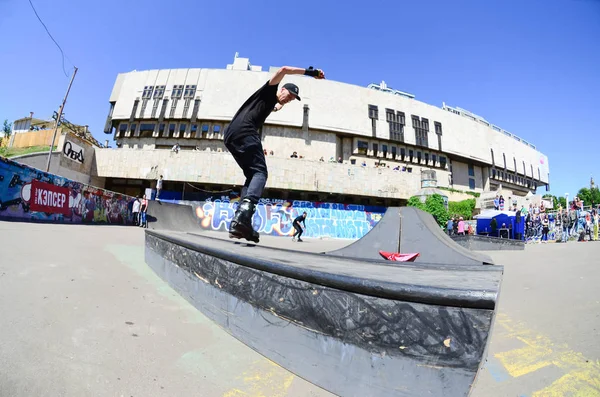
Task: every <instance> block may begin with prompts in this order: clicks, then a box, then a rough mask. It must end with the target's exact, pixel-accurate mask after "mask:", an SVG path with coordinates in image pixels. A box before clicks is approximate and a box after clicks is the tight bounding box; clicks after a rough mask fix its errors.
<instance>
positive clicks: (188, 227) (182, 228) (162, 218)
mask: <svg viewBox="0 0 600 397" xmlns="http://www.w3.org/2000/svg"><path fill="white" fill-rule="evenodd" d="M146 219H147V221H148V229H150V230H171V231H178V232H199V231H201V228H200V221H199V220H198V217H197V216H196V214H195V213H194V209H193V208H192V206H190V205H183V204H173V203H164V202H161V201H157V200H149V201H148V211H147V212H146Z"/></svg>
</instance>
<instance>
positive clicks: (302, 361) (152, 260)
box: [145, 230, 503, 397]
mask: <svg viewBox="0 0 600 397" xmlns="http://www.w3.org/2000/svg"><path fill="white" fill-rule="evenodd" d="M145 260H146V263H147V264H148V265H149V266H150V267H151V268H152V269H153V270H154V272H156V274H158V275H159V276H160V277H161V278H162V279H163V280H165V281H166V282H167V283H168V284H169V285H170V286H171V287H172V288H174V289H175V290H176V291H177V292H178V293H179V294H180V295H181V296H182V297H184V298H185V299H186V300H188V301H189V302H190V303H191V304H192V305H194V306H195V307H196V308H197V309H198V310H200V311H201V312H202V313H203V314H204V315H206V316H207V317H208V318H210V319H211V320H213V321H214V322H215V323H217V324H219V325H220V326H221V327H223V328H224V329H225V330H226V331H227V332H228V333H230V334H231V335H232V336H234V337H235V338H237V339H239V340H240V341H242V342H243V343H245V344H246V345H248V346H249V347H251V348H252V349H254V350H256V351H258V352H259V353H261V354H263V355H264V356H266V357H267V358H269V359H271V360H273V361H275V362H276V363H278V364H279V365H281V366H283V367H284V368H286V369H288V370H289V371H291V372H293V373H295V374H296V375H298V376H301V377H303V378H305V379H307V380H309V381H310V382H312V383H314V384H316V385H318V386H320V387H322V388H324V389H326V390H328V391H330V392H332V393H334V394H336V395H339V396H372V397H393V396H399V397H400V396H402V397H406V396H419V397H421V396H425V395H436V396H452V397H454V396H467V395H468V394H469V392H470V390H471V388H472V385H473V384H474V381H475V377H476V374H477V372H478V371H479V370H480V368H481V365H482V363H483V362H484V361H485V355H486V354H487V353H486V350H487V346H488V345H489V340H490V332H491V329H492V325H493V320H494V314H495V310H494V309H495V308H496V299H497V295H498V291H499V288H500V280H501V275H502V270H503V269H502V267H501V266H481V265H472V266H471V265H451V266H444V265H436V264H407V265H404V264H399V265H392V264H390V263H389V262H388V263H386V261H380V262H376V261H368V262H366V261H362V260H357V259H352V258H340V257H331V256H329V255H325V254H313V253H302V252H297V251H290V250H278V249H271V248H266V247H260V246H254V245H248V244H245V243H241V244H240V243H234V242H233V241H227V240H222V239H216V238H209V237H203V236H200V235H194V234H190V233H182V232H169V233H164V232H156V231H151V230H146V238H145Z"/></svg>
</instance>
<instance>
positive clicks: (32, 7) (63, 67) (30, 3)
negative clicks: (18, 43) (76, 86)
mask: <svg viewBox="0 0 600 397" xmlns="http://www.w3.org/2000/svg"><path fill="white" fill-rule="evenodd" d="M29 5H31V9H32V10H33V12H34V13H35V16H36V17H37V19H38V20H39V21H40V23H41V24H42V26H43V27H44V29H46V33H48V36H50V38H51V39H52V41H53V42H54V44H56V46H57V47H58V49H59V50H60V54H61V55H62V69H63V73H64V74H65V76H66V77H69V75H68V74H67V71H66V70H65V53H64V51H63V49H62V48H61V47H60V45H59V44H58V43H57V42H56V40H54V37H52V34H51V33H50V31H49V30H48V28H47V27H46V24H45V23H44V21H42V18H40V16H39V15H38V13H37V10H36V9H35V7H34V6H33V3H32V2H31V0H29ZM67 60H69V62H71V60H70V59H69V57H67ZM71 63H73V62H71Z"/></svg>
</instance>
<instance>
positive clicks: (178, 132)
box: [115, 123, 227, 139]
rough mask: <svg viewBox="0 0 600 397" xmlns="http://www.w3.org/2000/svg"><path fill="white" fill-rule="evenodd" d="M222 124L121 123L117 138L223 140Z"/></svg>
mask: <svg viewBox="0 0 600 397" xmlns="http://www.w3.org/2000/svg"><path fill="white" fill-rule="evenodd" d="M226 126H227V125H225V126H222V125H220V124H212V125H211V124H208V123H203V124H196V123H191V124H188V123H179V124H177V123H140V124H139V129H138V123H129V124H128V123H121V124H120V125H119V129H118V131H117V134H116V137H115V138H122V137H126V136H136V137H140V138H152V137H162V138H179V137H183V138H207V139H223V132H224V128H225V127H226Z"/></svg>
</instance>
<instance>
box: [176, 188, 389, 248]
mask: <svg viewBox="0 0 600 397" xmlns="http://www.w3.org/2000/svg"><path fill="white" fill-rule="evenodd" d="M179 203H182V204H189V205H192V206H193V207H194V208H195V211H196V215H197V216H198V218H199V219H200V223H201V225H202V227H203V228H205V229H207V230H219V231H226V230H228V229H229V224H230V222H231V219H232V218H233V214H234V213H235V210H236V208H237V206H238V200H231V199H230V198H229V197H227V196H225V197H220V198H215V199H214V200H213V199H209V200H207V201H204V202H194V201H179ZM385 210H386V208H385V207H379V206H365V205H355V204H343V203H326V202H312V201H287V200H273V199H262V200H260V202H259V203H258V205H257V207H256V212H255V214H254V218H253V220H252V222H253V226H254V228H255V230H257V231H258V232H259V233H263V234H269V235H274V236H291V235H292V234H293V233H294V227H293V226H292V222H293V220H294V218H296V217H297V216H299V215H301V214H302V213H303V212H306V213H307V217H306V231H305V234H304V236H306V237H317V238H322V237H332V238H345V239H359V238H361V237H363V236H364V235H365V234H367V233H368V232H369V231H370V230H371V229H372V228H373V226H375V225H376V224H377V222H379V220H380V219H381V217H382V216H383V214H384V213H385Z"/></svg>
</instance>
